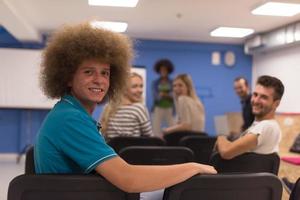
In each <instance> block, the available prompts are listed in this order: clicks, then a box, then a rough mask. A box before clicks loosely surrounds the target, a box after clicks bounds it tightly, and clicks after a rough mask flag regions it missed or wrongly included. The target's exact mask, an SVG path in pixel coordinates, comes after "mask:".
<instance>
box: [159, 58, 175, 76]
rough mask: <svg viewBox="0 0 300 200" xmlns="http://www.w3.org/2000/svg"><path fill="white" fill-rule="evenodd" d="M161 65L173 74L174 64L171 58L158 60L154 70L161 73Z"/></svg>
mask: <svg viewBox="0 0 300 200" xmlns="http://www.w3.org/2000/svg"><path fill="white" fill-rule="evenodd" d="M161 67H166V68H167V70H168V72H169V74H171V73H172V72H173V70H174V65H173V63H172V62H171V61H170V60H169V59H161V60H158V61H157V62H156V63H155V65H154V70H155V71H156V72H157V73H159V72H160V68H161Z"/></svg>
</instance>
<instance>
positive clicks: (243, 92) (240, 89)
mask: <svg viewBox="0 0 300 200" xmlns="http://www.w3.org/2000/svg"><path fill="white" fill-rule="evenodd" d="M234 90H235V93H236V94H237V95H238V96H239V97H240V98H241V99H245V98H246V97H247V95H248V91H249V88H248V86H247V84H246V81H245V80H244V79H239V80H237V81H235V82H234Z"/></svg>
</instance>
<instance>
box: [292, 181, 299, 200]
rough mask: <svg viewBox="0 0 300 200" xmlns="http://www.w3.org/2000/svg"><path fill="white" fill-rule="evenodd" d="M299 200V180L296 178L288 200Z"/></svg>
mask: <svg viewBox="0 0 300 200" xmlns="http://www.w3.org/2000/svg"><path fill="white" fill-rule="evenodd" d="M299 199H300V178H298V180H297V181H296V183H295V185H294V187H293V190H292V192H291V195H290V198H289V200H299Z"/></svg>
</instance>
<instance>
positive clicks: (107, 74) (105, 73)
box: [102, 71, 110, 77]
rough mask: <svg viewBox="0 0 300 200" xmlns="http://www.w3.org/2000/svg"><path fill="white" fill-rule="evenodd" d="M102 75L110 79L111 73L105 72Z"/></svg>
mask: <svg viewBox="0 0 300 200" xmlns="http://www.w3.org/2000/svg"><path fill="white" fill-rule="evenodd" d="M102 75H104V76H107V77H109V75H110V72H109V71H103V72H102Z"/></svg>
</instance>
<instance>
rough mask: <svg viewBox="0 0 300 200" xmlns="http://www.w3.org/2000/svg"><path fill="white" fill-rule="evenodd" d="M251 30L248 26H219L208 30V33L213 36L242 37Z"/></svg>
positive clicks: (251, 31) (250, 32)
mask: <svg viewBox="0 0 300 200" xmlns="http://www.w3.org/2000/svg"><path fill="white" fill-rule="evenodd" d="M253 32H254V30H253V29H249V28H232V27H219V28H217V29H215V30H213V31H212V32H210V35H211V36H213V37H233V38H243V37H245V36H247V35H250V34H252V33H253Z"/></svg>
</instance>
